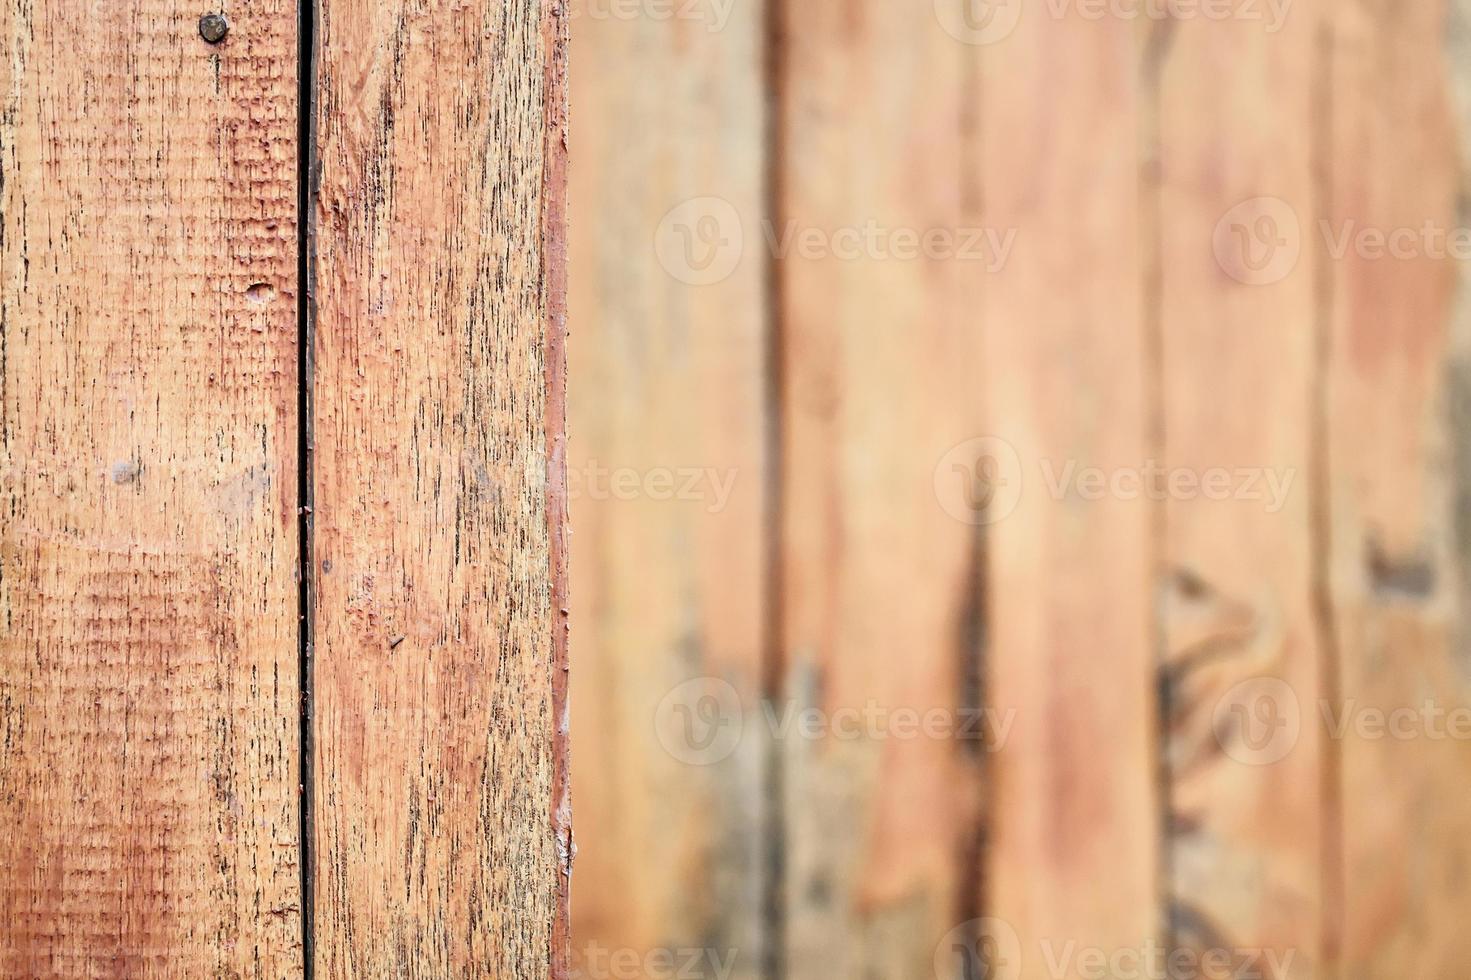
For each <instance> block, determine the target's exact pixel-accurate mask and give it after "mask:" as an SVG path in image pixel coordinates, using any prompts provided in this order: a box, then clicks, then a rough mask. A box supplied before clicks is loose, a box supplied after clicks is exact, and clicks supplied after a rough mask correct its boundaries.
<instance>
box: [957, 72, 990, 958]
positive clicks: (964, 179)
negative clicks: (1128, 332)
mask: <svg viewBox="0 0 1471 980" xmlns="http://www.w3.org/2000/svg"><path fill="white" fill-rule="evenodd" d="M960 48H961V51H960V55H959V58H960V118H959V125H960V159H959V161H958V163H959V167H960V174H959V177H960V187H959V193H960V208H961V212H962V214H961V220H962V221H963V222H964V223H966V224H967V225H971V226H973V227H984V224H985V221H984V218H985V186H984V180H983V176H982V172H981V160H982V159H983V158H984V157H983V154H982V153H981V152H980V147H979V144H980V141H981V118H982V117H981V107H982V103H981V91H980V90H981V49H980V48H979V47H978V46H977V45H972V44H961V45H960ZM981 288H982V289H983V288H984V285H982V287H981ZM957 295H959V296H960V297H962V299H963V303H962V305H961V306H960V307H959V308H958V309H957V310H956V312H955V315H956V316H958V317H965V316H966V314H967V312H968V311H970V310H977V309H978V310H981V311H982V312H981V313H980V315H979V316H978V317H977V319H976V320H975V321H974V322H973V323H966V322H964V321H962V322H961V324H960V327H961V330H962V331H966V330H973V331H975V334H976V335H980V334H981V332H982V331H984V330H985V326H986V324H985V314H984V297H983V296H981V297H977V299H979V300H981V301H980V302H977V303H975V304H974V305H973V304H972V303H970V302H968V300H969V298H970V292H969V290H968V289H966V288H965V285H964V284H962V286H961V289H960V291H959V293H958V294H957ZM980 367H981V365H976V368H977V370H979V369H980ZM983 431H984V426H983ZM989 525H990V517H989V515H988V514H987V513H985V512H982V513H980V514H978V515H976V525H975V527H974V528H973V529H972V531H971V541H970V554H969V556H968V561H969V574H968V576H967V578H966V580H965V581H964V582H963V583H962V588H963V589H964V592H963V595H962V601H961V606H960V608H961V617H960V624H959V625H960V630H959V636H958V650H957V658H958V663H957V678H956V681H957V684H958V695H959V698H958V700H959V706H960V712H961V718H962V720H963V722H964V724H965V727H966V730H969V731H971V732H972V735H973V737H972V740H971V741H963V742H962V743H961V748H962V754H963V757H964V759H965V761H966V762H968V763H969V765H970V768H971V773H970V777H971V778H972V779H973V780H974V782H975V789H976V795H975V801H976V802H975V808H974V809H973V810H972V811H970V812H967V813H966V814H965V815H964V823H963V824H962V826H961V828H960V838H959V840H958V841H957V842H956V849H955V860H956V862H957V865H958V867H957V868H956V875H955V880H956V888H957V893H956V895H955V897H954V899H953V901H954V902H955V918H956V919H957V920H958V921H959V922H960V923H962V924H963V925H964V926H965V928H966V933H967V934H966V937H965V938H966V941H967V943H968V945H969V946H970V948H972V949H976V950H979V949H980V947H979V945H978V944H979V942H980V940H981V938H982V937H981V935H980V931H979V928H980V927H979V924H980V920H981V919H982V918H983V917H985V916H986V915H988V914H989V910H990V904H991V896H990V894H989V891H990V886H989V882H988V878H987V869H986V862H987V851H988V844H989V840H990V833H991V820H990V815H991V813H992V812H993V803H994V770H993V767H992V765H991V753H992V752H994V751H995V750H996V746H995V745H994V744H992V741H991V734H992V733H991V731H990V730H989V728H988V727H987V726H988V724H989V719H988V718H987V716H986V714H985V712H986V711H987V709H988V708H989V707H990V704H989V699H990V684H989V683H988V681H989V673H990V657H989V646H990V639H989V637H990V622H991V621H990V603H991V589H990V570H991V569H990V566H991V548H990V528H989ZM972 718H975V719H979V721H980V724H979V725H978V726H975V727H972V726H971V724H970V719H972ZM984 966H985V967H986V968H991V967H992V966H994V964H990V963H987V964H984Z"/></svg>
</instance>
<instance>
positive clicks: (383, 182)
mask: <svg viewBox="0 0 1471 980" xmlns="http://www.w3.org/2000/svg"><path fill="white" fill-rule="evenodd" d="M565 17H566V14H565V8H564V6H563V5H562V4H561V3H556V2H550V3H542V2H538V0H484V2H480V3H408V2H389V3H382V2H373V3H369V2H364V0H325V2H324V3H322V4H321V5H320V20H319V33H318V44H319V51H318V61H317V64H318V66H319V78H318V83H317V91H318V93H319V99H320V101H319V103H318V105H317V113H316V120H317V122H316V133H315V136H316V153H317V155H318V160H319V167H320V185H319V187H318V188H317V189H316V195H315V199H314V202H315V207H314V214H315V220H316V222H317V227H316V232H315V255H314V258H313V262H314V268H315V275H316V279H315V284H316V296H315V299H316V321H315V322H316V329H315V359H316V360H315V378H314V385H313V398H314V403H315V418H314V431H315V453H316V456H315V460H316V463H315V501H314V506H315V522H316V526H315V537H314V549H315V550H314V556H313V557H314V570H315V573H316V574H315V577H314V590H313V612H314V617H315V621H314V624H313V628H314V637H315V644H316V647H315V673H314V679H315V684H314V718H313V736H314V752H315V763H316V765H315V770H314V793H313V802H314V806H315V811H314V815H313V820H314V839H313V843H314V847H315V852H314V855H313V888H314V893H315V901H316V909H315V923H316V926H315V942H316V946H315V957H314V962H315V966H316V975H317V976H319V977H333V978H336V977H399V976H470V975H491V976H505V977H512V976H514V977H534V976H542V975H547V974H550V973H553V972H555V971H562V970H565V967H566V962H565V956H564V954H563V953H562V951H561V950H558V949H554V946H555V944H557V943H559V942H562V941H564V940H565V928H564V926H563V925H562V924H561V922H560V920H561V917H562V916H563V915H564V914H565V883H564V877H565V875H566V874H567V873H568V871H569V868H568V864H569V863H570V841H569V840H568V839H567V838H566V836H565V827H564V826H563V824H562V822H561V817H560V816H558V819H557V820H554V819H553V816H554V814H559V813H560V811H561V810H562V803H563V801H562V799H561V793H562V790H561V786H560V783H561V779H562V778H563V776H564V771H563V762H564V760H565V744H564V741H563V740H564V733H565V725H564V719H563V717H562V711H563V708H564V706H563V705H562V704H560V703H559V697H560V692H561V691H562V690H563V689H564V686H565V685H564V682H563V680H562V679H561V676H560V675H561V673H562V672H563V671H565V669H566V663H565V661H563V660H561V658H562V657H563V655H564V653H565V643H564V642H563V641H562V640H561V639H559V634H560V633H561V626H560V620H561V617H562V615H563V603H564V602H565V594H564V593H565V584H564V583H561V582H559V574H560V571H561V569H562V568H563V567H564V562H563V555H562V554H561V551H560V549H561V547H562V544H561V542H562V537H563V534H562V530H561V528H560V516H559V515H560V513H561V501H560V500H559V499H558V495H559V494H560V493H561V492H562V484H561V474H560V468H561V464H562V455H561V454H562V449H561V447H560V445H559V444H558V440H559V439H560V427H561V422H560V419H561V412H562V394H561V392H560V390H559V388H560V377H561V367H560V364H559V360H560V358H561V356H562V355H561V351H562V342H561V330H562V318H561V315H560V304H561V297H560V294H559V290H560V288H561V286H560V283H561V281H562V275H563V272H562V270H561V268H560V261H561V243H560V242H559V241H558V240H557V238H556V236H557V234H558V229H559V228H560V224H561V216H560V214H559V213H558V210H559V207H560V200H561V198H560V195H561V189H560V187H559V186H558V181H559V180H560V178H561V175H562V174H563V173H564V168H563V162H562V154H563V153H564V143H563V140H564V138H565V133H564V131H563V122H564V119H565V115H564V105H563V93H562V91H561V82H560V78H561V71H560V65H559V59H561V58H563V57H564V48H563V45H562V42H561V32H562V31H563V29H564V27H565V24H564V21H565Z"/></svg>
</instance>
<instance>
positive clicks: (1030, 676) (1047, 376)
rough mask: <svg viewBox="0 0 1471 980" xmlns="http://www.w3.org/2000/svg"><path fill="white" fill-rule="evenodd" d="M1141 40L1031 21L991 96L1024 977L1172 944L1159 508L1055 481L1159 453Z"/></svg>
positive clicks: (999, 417) (998, 388) (1005, 868)
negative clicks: (1166, 888)
mask: <svg viewBox="0 0 1471 980" xmlns="http://www.w3.org/2000/svg"><path fill="white" fill-rule="evenodd" d="M1143 42H1144V35H1143V33H1142V32H1141V31H1140V25H1137V24H1135V23H1133V22H1131V21H1128V20H1122V19H1118V18H1105V19H1102V20H1098V21H1089V20H1084V19H1082V18H1080V17H1075V16H1066V17H1045V16H1023V17H1021V18H1020V23H1019V24H1018V26H1017V27H1016V29H1015V30H1014V31H1013V32H1012V33H1011V35H1010V36H1009V37H1007V38H1006V39H1005V40H1002V41H999V42H997V43H994V44H992V45H990V46H989V47H987V48H986V49H985V51H984V54H983V55H982V57H981V73H980V80H979V89H978V93H977V96H976V97H977V98H978V99H979V104H980V108H979V118H980V121H981V122H980V134H981V142H980V153H979V154H978V159H979V160H980V161H981V163H980V173H981V176H982V181H983V183H982V192H983V194H984V202H985V209H984V212H983V213H984V216H985V223H986V225H987V226H989V227H993V228H1003V229H1015V230H1016V247H1015V252H1014V254H1013V256H1012V258H1011V260H1010V261H1009V262H1008V263H1007V265H1006V266H1005V268H1004V269H1003V270H1002V271H1001V272H1000V273H999V274H998V275H996V276H995V277H992V278H991V279H988V280H987V281H986V282H985V283H984V284H983V288H982V290H981V291H980V297H981V306H980V309H981V316H982V335H983V337H984V340H985V344H984V355H983V359H982V361H981V369H982V374H981V376H980V379H979V380H978V382H977V383H978V384H979V386H980V387H981V389H982V390H983V391H984V393H985V399H986V401H985V404H986V412H987V422H988V425H989V427H990V434H992V435H995V436H998V437H1000V438H1002V439H1004V440H1006V442H1008V443H1009V444H1010V446H1011V447H1012V449H1013V451H1014V452H1015V454H1016V457H1017V462H1016V463H1015V466H1016V467H1019V469H1016V470H1014V471H1011V472H1007V471H1005V470H1003V471H1002V476H1003V477H1004V478H1006V479H1009V480H1013V481H1016V482H1017V485H1018V486H1019V491H1014V493H1016V496H1017V500H1016V506H1015V510H1014V512H1012V513H1011V514H1010V515H1009V516H1006V517H1005V518H1004V519H1003V520H999V521H998V522H997V523H995V524H994V525H993V526H992V527H991V529H990V535H989V541H990V552H991V553H990V576H989V577H990V581H991V582H992V583H993V585H992V593H991V597H990V602H989V604H988V606H987V622H988V629H989V632H990V641H989V642H990V647H989V649H990V656H989V660H988V665H989V672H988V679H987V694H988V698H989V699H990V700H991V701H992V703H994V704H995V705H996V706H997V707H998V708H1002V709H1010V710H1014V711H1015V712H1016V719H1015V725H1014V726H1013V728H1012V731H1011V735H1010V738H1009V739H1008V740H1007V741H1006V743H1005V745H1004V746H1003V747H1002V748H1001V750H1000V752H999V753H998V754H997V756H996V759H995V762H994V771H995V775H994V779H993V782H992V788H991V792H992V794H993V799H994V803H993V805H992V812H991V813H990V814H989V816H988V819H989V821H990V823H991V826H992V827H993V836H992V838H991V841H990V844H991V847H990V850H989V851H988V852H987V856H986V867H987V872H986V873H987V878H988V881H987V901H986V910H987V914H988V915H990V916H992V917H994V918H996V919H999V920H1001V921H1003V922H1005V923H1007V924H1008V925H1009V927H1010V928H1011V929H1014V930H1015V932H1016V935H1017V941H1018V942H1019V945H1020V950H1021V953H1022V954H1023V960H1022V964H1021V966H1020V967H1018V968H1016V969H1015V970H1013V972H1012V975H1013V976H1017V977H1021V978H1027V980H1030V978H1033V977H1044V976H1049V975H1050V976H1057V975H1059V973H1060V974H1061V975H1064V976H1069V977H1071V976H1076V975H1079V971H1080V970H1081V969H1082V966H1081V961H1080V960H1078V959H1077V958H1073V959H1072V960H1070V961H1068V962H1067V963H1065V964H1064V965H1063V966H1062V967H1060V968H1058V969H1057V970H1053V969H1052V968H1050V967H1049V961H1048V958H1047V956H1046V955H1044V952H1045V951H1047V950H1049V949H1050V950H1051V951H1052V954H1053V955H1058V954H1060V952H1061V951H1063V950H1066V949H1067V948H1069V947H1068V944H1069V943H1071V944H1073V946H1072V948H1073V949H1079V948H1081V949H1097V950H1101V951H1103V952H1105V953H1106V954H1110V955H1112V954H1114V953H1123V954H1126V955H1127V953H1128V952H1129V951H1137V950H1140V949H1142V948H1145V946H1146V944H1148V943H1150V942H1154V941H1158V939H1159V938H1160V935H1161V931H1160V922H1159V916H1158V912H1157V906H1158V901H1157V899H1158V895H1157V891H1158V881H1159V866H1158V860H1159V833H1160V828H1159V818H1158V814H1159V800H1158V797H1157V789H1156V785H1155V770H1156V767H1155V764H1154V762H1153V759H1154V753H1155V752H1156V750H1157V744H1156V737H1155V733H1156V717H1157V714H1156V712H1157V706H1156V700H1155V683H1154V678H1155V655H1154V646H1153V644H1154V630H1153V620H1152V612H1153V580H1152V575H1153V562H1154V559H1153V548H1152V546H1151V535H1152V527H1153V524H1152V517H1151V511H1150V508H1151V502H1150V500H1149V499H1147V497H1146V496H1144V495H1138V494H1136V495H1132V496H1130V495H1127V494H1120V493H1113V492H1105V493H1102V494H1096V493H1091V492H1088V488H1087V487H1085V486H1084V485H1083V484H1080V483H1076V482H1074V483H1071V484H1068V485H1065V486H1064V485H1062V484H1061V483H1059V482H1058V481H1059V479H1060V477H1061V475H1062V474H1065V473H1066V472H1067V467H1068V466H1069V465H1071V466H1073V467H1074V468H1075V469H1082V468H1092V469H1094V470H1096V471H1101V472H1103V473H1106V474H1114V473H1117V472H1120V471H1127V470H1130V469H1132V470H1134V471H1138V470H1139V469H1140V468H1141V467H1143V466H1144V464H1145V462H1146V461H1147V459H1148V455H1149V442H1148V433H1149V422H1150V419H1149V404H1148V397H1147V393H1148V391H1149V344H1148V335H1147V324H1146V317H1145V310H1144V307H1143V304H1142V301H1141V297H1142V295H1143V290H1142V288H1141V284H1142V282H1143V277H1144V271H1145V262H1144V253H1143V249H1142V247H1141V242H1142V241H1143V234H1142V227H1141V220H1142V219H1141V207H1140V197H1141V195H1140V191H1139V184H1140V178H1139V148H1138V140H1139V134H1140V132H1141V127H1142V123H1143V118H1144V109H1143V96H1142V92H1141V64H1142V59H1143V57H1144V45H1143ZM1049 474H1050V475H1049Z"/></svg>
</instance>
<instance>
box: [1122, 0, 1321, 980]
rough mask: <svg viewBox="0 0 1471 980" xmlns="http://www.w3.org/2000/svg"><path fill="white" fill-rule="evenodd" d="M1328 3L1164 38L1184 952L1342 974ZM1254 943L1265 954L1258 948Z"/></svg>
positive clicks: (1152, 185)
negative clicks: (1336, 945)
mask: <svg viewBox="0 0 1471 980" xmlns="http://www.w3.org/2000/svg"><path fill="white" fill-rule="evenodd" d="M1315 8H1316V5H1314V4H1310V3H1299V4H1297V5H1296V6H1295V7H1294V8H1293V9H1292V11H1291V16H1290V18H1288V19H1287V20H1285V21H1283V22H1282V23H1281V25H1280V29H1279V30H1275V31H1274V30H1273V29H1272V27H1271V24H1270V23H1267V22H1263V21H1256V20H1245V19H1232V20H1228V21H1219V22H1211V21H1207V20H1192V21H1180V22H1177V23H1174V24H1161V25H1159V26H1158V27H1157V28H1156V29H1155V34H1154V37H1153V46H1152V50H1153V55H1152V58H1151V60H1150V61H1149V62H1147V67H1148V73H1149V78H1150V81H1151V86H1152V91H1153V92H1154V97H1155V98H1156V99H1157V106H1158V116H1157V120H1156V123H1155V126H1156V127H1157V128H1156V129H1155V131H1154V134H1153V135H1154V137H1155V138H1157V141H1158V142H1157V144H1156V145H1154V146H1152V147H1150V148H1149V156H1148V158H1147V164H1148V165H1147V167H1146V174H1147V175H1148V177H1149V184H1148V185H1147V189H1148V192H1149V193H1150V194H1151V195H1152V200H1153V202H1154V205H1153V206H1154V208H1155V213H1154V221H1155V222H1156V225H1155V228H1154V230H1153V231H1152V232H1151V240H1152V241H1154V242H1155V243H1156V247H1157V250H1158V251H1157V254H1156V258H1155V261H1156V262H1157V267H1156V268H1157V275H1156V276H1155V277H1154V278H1153V279H1152V281H1151V287H1150V293H1149V295H1150V303H1151V304H1152V305H1153V306H1154V309H1155V310H1156V312H1155V313H1154V316H1155V317H1156V322H1157V329H1158V331H1159V338H1160V340H1159V361H1158V364H1159V370H1160V372H1161V378H1160V383H1159V385H1158V392H1159V398H1160V401H1159V405H1158V408H1157V411H1158V413H1159V415H1158V419H1159V428H1158V431H1157V433H1156V445H1157V449H1156V453H1157V456H1158V459H1159V460H1160V464H1161V466H1160V469H1161V476H1160V487H1159V490H1160V493H1161V495H1162V498H1163V502H1162V504H1161V505H1160V506H1161V507H1162V513H1163V518H1162V520H1163V523H1162V526H1161V528H1160V531H1161V534H1162V541H1161V546H1160V553H1159V557H1160V561H1161V567H1160V569H1159V572H1160V575H1159V579H1158V586H1157V587H1158V590H1159V591H1158V595H1159V609H1160V616H1161V629H1162V639H1163V644H1162V646H1163V648H1162V655H1163V658H1164V659H1163V663H1162V666H1161V669H1162V671H1163V674H1162V684H1161V690H1162V691H1163V692H1164V697H1165V699H1166V711H1167V723H1168V741H1167V743H1166V746H1165V752H1166V757H1165V758H1166V769H1167V773H1168V776H1169V797H1168V801H1167V805H1168V814H1167V816H1168V824H1167V827H1166V833H1165V838H1164V844H1165V848H1166V863H1167V867H1168V885H1167V890H1166V900H1167V903H1168V905H1167V909H1166V911H1167V913H1168V914H1169V916H1170V920H1169V926H1170V930H1171V936H1172V939H1173V941H1174V943H1175V944H1176V945H1177V946H1178V947H1180V948H1181V949H1182V950H1183V951H1185V952H1186V953H1189V954H1193V955H1195V956H1203V955H1205V954H1206V953H1210V954H1211V955H1215V956H1228V957H1229V958H1230V960H1231V961H1232V962H1235V963H1246V962H1252V963H1254V966H1255V968H1257V969H1259V970H1260V971H1261V973H1262V975H1266V976H1272V977H1275V978H1279V980H1282V978H1289V977H1290V978H1312V977H1319V976H1323V975H1324V974H1323V968H1322V964H1321V960H1320V941H1321V938H1322V934H1323V928H1324V920H1323V914H1324V902H1325V901H1326V900H1327V899H1326V896H1325V895H1324V894H1323V893H1322V879H1323V873H1324V864H1323V860H1324V856H1325V838H1324V836H1323V835H1324V821H1325V819H1327V816H1328V812H1329V811H1328V810H1327V809H1326V807H1327V806H1328V803H1329V802H1330V801H1328V800H1326V799H1325V798H1324V788H1323V779H1322V776H1323V773H1324V772H1325V769H1324V766H1323V763H1324V758H1323V754H1322V751H1323V749H1322V743H1321V739H1320V737H1319V736H1320V732H1319V726H1318V725H1317V722H1316V717H1317V715H1316V705H1317V703H1318V699H1319V698H1320V697H1321V696H1322V693H1323V692H1324V691H1325V690H1326V685H1327V684H1328V683H1329V682H1330V680H1331V678H1329V677H1326V676H1325V670H1326V669H1328V668H1329V667H1330V666H1331V665H1330V664H1329V663H1328V661H1327V653H1326V651H1325V649H1324V647H1323V643H1324V640H1323V623H1322V622H1321V620H1320V619H1319V618H1318V616H1317V613H1318V607H1317V606H1316V605H1315V582H1316V575H1317V574H1318V571H1319V569H1318V565H1317V557H1316V552H1315V550H1314V548H1315V542H1316V529H1315V524H1314V520H1315V518H1316V515H1317V512H1316V511H1315V509H1314V504H1315V498H1314V492H1315V489H1316V487H1315V481H1316V480H1317V479H1319V477H1320V474H1319V473H1318V471H1317V469H1316V468H1315V467H1316V466H1317V463H1318V461H1319V457H1318V455H1317V453H1318V445H1319V444H1318V441H1317V440H1318V439H1319V438H1320V436H1321V433H1320V431H1319V426H1318V414H1317V413H1318V406H1317V404H1316V399H1317V397H1318V393H1319V386H1320V383H1321V377H1320V374H1321V365H1320V363H1319V360H1318V352H1319V333H1318V332H1319V329H1320V319H1319V315H1318V302H1317V300H1318V283H1319V278H1318V275H1317V273H1318V269H1319V267H1318V255H1317V253H1316V252H1315V250H1314V249H1313V248H1312V247H1311V242H1310V241H1308V240H1307V238H1306V236H1307V235H1308V234H1310V231H1311V228H1312V227H1313V223H1314V222H1315V220H1316V218H1317V213H1316V208H1317V206H1318V199H1317V196H1316V195H1315V187H1316V186H1317V184H1316V180H1317V177H1318V175H1317V174H1316V173H1315V172H1314V169H1313V168H1314V166H1315V163H1316V157H1315V143H1314V140H1315V138H1316V136H1317V134H1318V133H1320V132H1321V131H1322V130H1321V126H1320V125H1319V124H1318V123H1317V122H1315V120H1318V119H1319V115H1320V107H1319V105H1318V104H1317V101H1316V100H1317V99H1318V98H1320V97H1321V92H1320V89H1319V75H1318V74H1317V69H1318V68H1319V67H1320V58H1319V54H1320V52H1319V51H1318V47H1317V41H1318V30H1317V28H1318V21H1317V20H1315ZM1256 950H1260V951H1261V952H1260V953H1257V952H1256Z"/></svg>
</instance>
